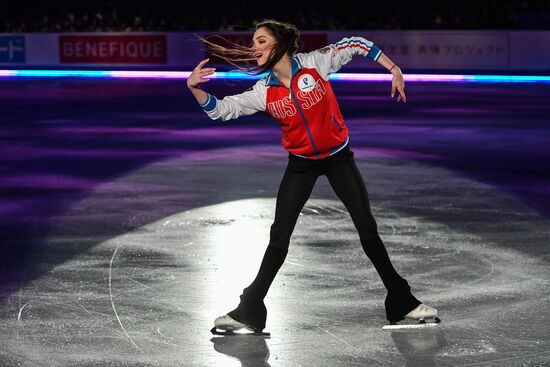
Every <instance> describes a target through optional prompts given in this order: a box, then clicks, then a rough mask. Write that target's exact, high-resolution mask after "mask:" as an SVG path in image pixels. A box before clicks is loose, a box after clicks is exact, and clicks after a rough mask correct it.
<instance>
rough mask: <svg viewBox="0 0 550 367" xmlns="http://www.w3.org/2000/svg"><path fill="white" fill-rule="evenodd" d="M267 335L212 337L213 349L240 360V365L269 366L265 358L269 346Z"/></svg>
mask: <svg viewBox="0 0 550 367" xmlns="http://www.w3.org/2000/svg"><path fill="white" fill-rule="evenodd" d="M268 338H269V337H268V336H255V335H231V336H225V337H214V338H212V339H210V341H211V342H212V343H214V350H216V352H218V353H222V354H225V355H226V356H228V357H231V358H234V359H237V360H238V361H239V362H241V367H253V366H254V367H271V366H270V365H269V363H267V360H268V358H269V348H268V347H267V343H266V341H265V340H266V339H268Z"/></svg>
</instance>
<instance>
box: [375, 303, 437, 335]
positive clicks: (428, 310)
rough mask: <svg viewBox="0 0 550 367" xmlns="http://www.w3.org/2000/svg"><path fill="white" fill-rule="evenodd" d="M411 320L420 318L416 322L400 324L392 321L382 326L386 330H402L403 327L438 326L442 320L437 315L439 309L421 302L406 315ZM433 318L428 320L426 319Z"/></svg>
mask: <svg viewBox="0 0 550 367" xmlns="http://www.w3.org/2000/svg"><path fill="white" fill-rule="evenodd" d="M405 318H407V319H409V320H418V323H416V324H400V325H398V324H397V323H391V324H390V325H385V326H382V329H384V330H401V329H420V328H425V327H431V326H437V324H439V323H440V322H441V320H440V319H439V318H438V317H437V310H436V309H435V308H433V307H430V306H428V305H425V304H424V303H421V304H419V305H418V306H417V307H416V308H415V309H414V310H412V311H411V312H409V313H408V314H406V315H405ZM427 319H428V320H431V321H429V322H426V320H427Z"/></svg>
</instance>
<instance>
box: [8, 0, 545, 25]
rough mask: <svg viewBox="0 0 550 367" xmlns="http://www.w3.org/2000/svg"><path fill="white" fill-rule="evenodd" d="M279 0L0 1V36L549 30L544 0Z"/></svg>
mask: <svg viewBox="0 0 550 367" xmlns="http://www.w3.org/2000/svg"><path fill="white" fill-rule="evenodd" d="M320 4H322V3H321V2H319V1H318V0H302V1H291V2H288V3H284V5H283V4H282V3H280V2H261V1H256V2H245V1H238V0H236V1H232V2H229V1H220V0H210V1H177V0H155V1H153V0H103V1H101V0H97V1H82V2H76V1H73V0H71V1H69V0H57V1H55V2H47V1H45V2H35V1H29V0H19V1H13V0H0V9H1V11H0V32H2V33H22V32H143V31H146V32H147V31H230V30H245V29H250V28H251V27H252V26H253V22H254V20H256V19H262V18H274V19H279V20H281V21H286V22H291V23H293V24H295V25H297V26H298V28H299V29H301V30H342V29H347V30H355V29H357V30H364V29H380V30H385V29H418V30H422V29H427V30H429V29H550V0H508V1H505V0H461V1H455V2H450V1H436V0H415V1H408V0H407V1H405V0H393V1H391V2H381V1H379V0H376V1H368V0H361V1H360V0H350V1H343V2H337V3H333V4H332V5H331V6H320Z"/></svg>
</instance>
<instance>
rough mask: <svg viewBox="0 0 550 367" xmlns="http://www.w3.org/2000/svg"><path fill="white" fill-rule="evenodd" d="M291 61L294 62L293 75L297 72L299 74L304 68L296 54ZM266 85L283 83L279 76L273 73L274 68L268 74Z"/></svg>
mask: <svg viewBox="0 0 550 367" xmlns="http://www.w3.org/2000/svg"><path fill="white" fill-rule="evenodd" d="M290 63H291V64H292V76H293V77H294V76H295V75H296V74H298V72H299V71H300V70H302V64H300V61H299V60H298V58H297V57H296V56H293V57H292V59H291V61H290ZM266 85H267V86H272V85H281V82H280V81H279V79H277V77H276V76H275V74H274V73H273V70H271V71H270V72H269V74H268V75H267V82H266Z"/></svg>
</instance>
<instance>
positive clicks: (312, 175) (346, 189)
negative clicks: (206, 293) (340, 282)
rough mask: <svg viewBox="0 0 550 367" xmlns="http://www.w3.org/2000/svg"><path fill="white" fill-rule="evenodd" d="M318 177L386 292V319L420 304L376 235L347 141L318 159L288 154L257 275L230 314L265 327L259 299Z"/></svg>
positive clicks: (284, 253) (400, 317)
mask: <svg viewBox="0 0 550 367" xmlns="http://www.w3.org/2000/svg"><path fill="white" fill-rule="evenodd" d="M321 175H326V176H327V178H328V180H329V182H330V185H331V186H332V188H333V189H334V191H335V192H336V195H337V196H338V198H340V200H342V202H343V203H344V205H345V206H346V208H347V210H348V212H349V214H350V215H351V219H352V220H353V223H354V225H355V227H356V228H357V230H358V232H359V238H360V240H361V245H362V247H363V250H364V252H365V254H366V255H367V256H368V257H369V259H370V260H371V262H372V263H373V265H374V267H375V269H376V271H377V272H378V274H379V275H380V278H381V279H382V282H383V283H384V286H385V287H386V289H387V291H388V294H387V297H386V301H385V306H386V315H387V318H388V320H390V321H399V320H401V319H402V318H403V316H404V315H405V314H406V313H408V312H409V311H411V310H413V309H414V308H415V307H416V306H418V305H419V304H420V301H418V300H417V299H416V298H415V297H414V296H413V295H412V293H411V291H410V287H409V285H408V283H407V281H406V280H405V279H403V278H402V277H401V276H400V275H399V274H398V273H397V271H396V270H395V269H394V267H393V265H392V263H391V261H390V258H389V257H388V253H387V251H386V248H385V247H384V244H383V243H382V240H381V239H380V236H379V235H378V230H377V226H376V221H375V220H374V217H373V215H372V212H371V210H370V204H369V197H368V194H367V189H366V187H365V183H364V182H363V178H362V177H361V173H360V172H359V170H358V168H357V166H356V164H355V160H354V158H353V151H352V150H351V149H350V148H349V145H348V146H346V147H345V148H343V149H342V150H341V151H339V152H338V153H336V154H334V155H332V156H330V157H328V158H324V159H320V160H309V159H306V158H301V157H297V156H294V155H291V154H290V155H289V158H288V166H287V168H286V171H285V174H284V176H283V179H282V182H281V185H280V187H279V191H278V193H277V204H276V209H275V221H274V222H273V225H272V226H271V232H270V240H269V246H268V248H267V250H266V253H265V255H264V259H263V261H262V264H261V266H260V270H259V272H258V275H257V277H256V279H255V280H254V282H252V284H251V285H250V286H249V287H247V288H245V290H244V291H243V295H242V296H241V304H240V305H239V307H238V308H237V309H236V310H234V311H232V312H231V313H230V316H231V317H233V318H235V319H236V320H238V321H241V320H245V321H241V322H249V323H252V324H254V325H258V328H260V329H261V328H263V325H265V317H266V313H265V307H264V306H263V299H264V297H265V296H266V294H267V292H268V289H269V287H270V285H271V283H272V281H273V279H274V278H275V276H276V274H277V272H278V270H279V269H280V267H281V265H282V264H283V262H284V259H285V257H286V254H287V250H288V245H289V242H290V236H291V235H292V232H293V231H294V227H295V226H296V221H297V220H298V216H299V214H300V211H301V210H302V208H303V207H304V204H305V203H306V201H307V200H308V198H309V196H310V194H311V191H312V190H313V186H314V185H315V181H316V180H317V177H319V176H321ZM251 305H252V306H251ZM251 310H254V311H251ZM258 310H259V311H258ZM260 311H261V312H260Z"/></svg>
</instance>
